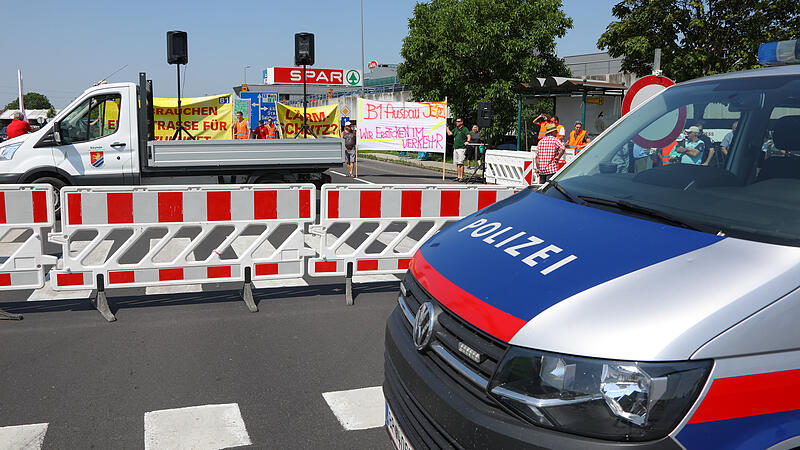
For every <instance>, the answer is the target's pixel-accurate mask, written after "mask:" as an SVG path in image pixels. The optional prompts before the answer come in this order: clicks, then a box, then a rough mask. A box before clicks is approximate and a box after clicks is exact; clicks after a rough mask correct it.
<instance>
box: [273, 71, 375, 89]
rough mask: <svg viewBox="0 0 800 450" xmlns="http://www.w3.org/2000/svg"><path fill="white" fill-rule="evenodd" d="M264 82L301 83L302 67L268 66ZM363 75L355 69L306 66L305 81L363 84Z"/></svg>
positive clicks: (331, 83)
mask: <svg viewBox="0 0 800 450" xmlns="http://www.w3.org/2000/svg"><path fill="white" fill-rule="evenodd" d="M264 75H265V76H264V83H265V84H303V68H302V67H270V68H268V69H267V70H265V71H264ZM363 78H364V77H363V76H362V74H361V71H360V70H357V69H317V68H313V67H307V68H306V83H308V84H326V85H336V86H363V85H364V79H363Z"/></svg>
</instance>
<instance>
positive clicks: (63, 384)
mask: <svg viewBox="0 0 800 450" xmlns="http://www.w3.org/2000/svg"><path fill="white" fill-rule="evenodd" d="M334 172H338V173H341V174H344V173H346V170H345V169H342V170H341V171H339V170H336V171H334ZM359 175H360V178H358V179H351V178H347V177H345V176H340V175H337V174H336V173H333V174H332V176H333V181H334V182H336V183H361V182H371V183H408V184H418V183H440V182H441V174H440V173H436V172H430V171H427V170H423V169H417V168H412V167H406V166H398V165H393V164H389V163H383V162H376V161H368V160H362V161H361V163H360V166H359ZM307 282H308V284H309V285H308V286H295V287H291V286H285V287H273V288H267V289H258V290H256V292H255V300H256V302H257V303H258V306H259V309H260V311H259V312H257V313H250V312H248V310H247V308H246V306H245V305H244V303H243V302H242V301H241V300H240V297H239V294H238V292H236V291H216V292H194V293H179V294H169V295H146V296H145V295H137V296H127V297H110V302H111V304H112V311H113V312H114V313H115V314H116V316H117V319H118V320H117V321H116V322H113V323H107V322H105V321H104V320H103V319H102V318H101V316H100V315H99V313H98V312H97V311H95V310H94V309H92V308H91V306H90V305H89V303H88V301H87V300H85V299H62V300H49V301H48V300H46V301H20V299H19V297H18V296H13V295H10V293H3V294H0V298H2V299H3V300H4V301H3V302H0V307H2V308H3V309H5V310H6V311H9V312H13V313H21V314H23V315H24V316H25V319H24V320H22V321H18V322H11V321H0V374H2V377H3V380H2V384H0V386H2V388H0V389H1V390H0V398H2V401H1V402H0V448H8V447H9V446H11V447H12V448H13V445H11V444H10V442H11V441H9V440H8V439H9V438H8V436H9V434H4V431H5V432H11V431H14V430H16V428H15V429H14V430H12V429H10V428H9V427H12V426H17V425H26V424H43V423H46V424H48V425H47V429H46V433H44V440H43V446H42V448H45V449H66V448H102V449H117V448H119V449H136V448H145V446H146V445H145V442H146V435H147V433H148V431H147V430H148V429H149V428H148V425H146V420H145V414H146V413H149V412H153V411H161V410H169V409H174V408H186V407H195V406H202V405H223V404H225V405H227V404H236V405H238V409H239V411H240V413H241V421H242V422H243V425H244V427H245V428H246V432H247V435H248V436H249V440H250V442H252V445H249V446H244V447H243V448H342V449H345V448H346V449H353V448H369V449H380V448H392V445H391V442H390V440H389V438H388V436H387V434H386V432H385V431H384V429H383V428H382V427H373V428H368V429H362V430H346V429H345V428H344V427H343V425H342V424H341V423H340V422H339V420H337V416H336V415H334V413H333V412H332V410H331V407H330V406H329V405H328V403H327V402H326V401H325V399H324V398H323V396H322V394H323V393H326V392H332V391H346V390H351V389H359V388H368V387H375V386H380V384H381V383H382V380H383V335H384V323H385V320H386V318H387V317H388V315H389V313H390V312H391V311H392V309H393V308H394V306H395V305H396V293H397V289H398V288H397V282H396V281H394V282H378V283H368V284H356V285H355V293H356V304H355V305H354V306H346V305H345V301H344V282H343V279H341V278H324V279H310V280H307ZM22 298H27V297H22ZM195 420H199V419H195ZM225 420H227V421H228V422H226V423H228V425H230V423H229V422H230V417H229V416H226V419H225ZM184 425H185V424H184ZM182 426H183V425H182ZM179 428H180V427H179ZM228 428H231V427H230V426H228ZM12 435H13V434H12ZM4 436H5V438H4ZM162 437H163V436H162ZM3 439H6V440H5V442H3ZM161 442H164V441H161ZM34 444H35V443H34ZM37 447H38V446H37V445H34V446H33V447H31V448H37ZM155 447H156V446H155V445H154V444H153V443H152V442H151V443H150V448H155Z"/></svg>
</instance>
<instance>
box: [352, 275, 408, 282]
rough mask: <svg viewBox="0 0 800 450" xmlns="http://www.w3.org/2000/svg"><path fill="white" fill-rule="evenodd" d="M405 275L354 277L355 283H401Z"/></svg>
mask: <svg viewBox="0 0 800 450" xmlns="http://www.w3.org/2000/svg"><path fill="white" fill-rule="evenodd" d="M402 276H403V275H393V274H383V275H353V283H381V282H384V281H400V279H401V278H400V277H402Z"/></svg>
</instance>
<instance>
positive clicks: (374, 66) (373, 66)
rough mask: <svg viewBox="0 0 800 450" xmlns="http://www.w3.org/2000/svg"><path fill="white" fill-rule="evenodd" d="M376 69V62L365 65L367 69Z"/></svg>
mask: <svg viewBox="0 0 800 450" xmlns="http://www.w3.org/2000/svg"><path fill="white" fill-rule="evenodd" d="M376 67H378V61H375V60H374V59H373V60H372V61H370V62H369V64H367V68H369V69H374V68H376Z"/></svg>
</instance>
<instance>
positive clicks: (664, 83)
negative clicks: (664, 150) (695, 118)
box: [622, 75, 686, 148]
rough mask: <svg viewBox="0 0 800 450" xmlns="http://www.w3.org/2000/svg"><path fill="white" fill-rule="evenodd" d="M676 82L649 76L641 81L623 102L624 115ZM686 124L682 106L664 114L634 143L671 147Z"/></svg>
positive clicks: (639, 135)
mask: <svg viewBox="0 0 800 450" xmlns="http://www.w3.org/2000/svg"><path fill="white" fill-rule="evenodd" d="M674 84H675V82H674V81H672V80H670V79H669V78H667V77H659V76H656V75H648V76H646V77H644V78H641V79H639V80H638V81H636V82H635V83H633V85H632V86H631V88H630V89H628V92H627V93H626V94H625V98H624V99H623V100H622V115H623V116H624V115H625V114H627V113H628V112H630V111H631V110H632V109H634V108H636V107H637V106H639V105H641V104H642V103H644V102H645V101H647V100H649V99H651V98H652V97H653V96H655V95H657V94H659V93H660V92H661V91H663V90H664V89H666V88H668V87H670V86H672V85H674ZM685 124H686V107H685V106H682V107H680V108H677V109H675V110H673V111H670V112H668V113H667V114H664V115H663V116H661V117H660V118H658V119H657V120H656V121H655V122H653V123H651V124H650V125H648V126H647V127H646V128H645V129H644V130H642V131H640V132H639V134H637V135H636V136H634V137H633V142H634V143H636V144H637V145H639V146H641V147H644V148H661V147H666V146H668V145H670V144H671V143H672V142H674V141H675V139H676V138H677V137H678V136H680V134H681V132H683V128H684V125H685Z"/></svg>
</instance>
